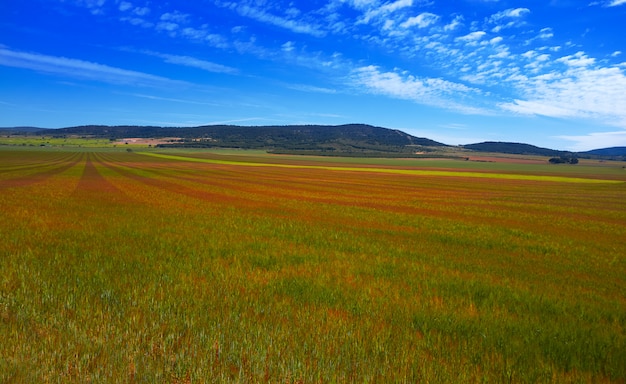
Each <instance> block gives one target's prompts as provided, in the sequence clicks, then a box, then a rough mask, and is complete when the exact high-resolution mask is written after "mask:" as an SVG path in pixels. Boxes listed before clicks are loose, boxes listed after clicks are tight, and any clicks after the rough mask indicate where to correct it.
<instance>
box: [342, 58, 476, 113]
mask: <svg viewBox="0 0 626 384" xmlns="http://www.w3.org/2000/svg"><path fill="white" fill-rule="evenodd" d="M352 81H353V83H354V84H355V85H356V86H357V87H358V88H361V89H362V88H363V87H365V88H366V89H368V90H369V91H370V92H372V93H375V94H380V95H385V96H389V97H393V98H397V99H404V100H411V101H414V102H416V103H419V104H424V105H431V106H436V107H439V108H446V109H453V110H456V111H459V112H462V113H468V114H479V113H480V114H484V113H485V111H482V110H480V109H479V108H474V107H471V106H468V105H463V104H461V103H459V102H457V101H455V100H460V99H463V98H465V97H467V96H469V95H471V94H474V93H479V92H480V91H478V90H477V89H474V88H470V87H468V86H466V85H463V84H459V83H454V82H450V81H447V80H443V79H434V78H418V77H415V76H412V75H408V74H406V73H398V72H382V71H380V69H379V68H378V67H377V66H373V65H369V66H365V67H360V68H357V69H355V70H354V71H353V72H352Z"/></svg>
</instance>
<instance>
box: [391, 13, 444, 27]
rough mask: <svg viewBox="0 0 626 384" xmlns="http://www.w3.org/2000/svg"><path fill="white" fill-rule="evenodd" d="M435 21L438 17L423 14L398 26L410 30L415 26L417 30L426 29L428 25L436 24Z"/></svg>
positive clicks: (431, 14)
mask: <svg viewBox="0 0 626 384" xmlns="http://www.w3.org/2000/svg"><path fill="white" fill-rule="evenodd" d="M437 20H439V16H437V15H435V14H433V13H429V12H424V13H421V14H419V15H417V16H414V17H409V18H408V19H407V20H406V21H405V22H404V23H402V24H400V26H401V27H403V28H410V27H413V26H416V25H417V27H418V28H426V27H428V26H429V25H432V24H434V23H436V22H437Z"/></svg>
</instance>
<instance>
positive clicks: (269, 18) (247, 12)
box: [235, 5, 326, 37]
mask: <svg viewBox="0 0 626 384" xmlns="http://www.w3.org/2000/svg"><path fill="white" fill-rule="evenodd" d="M235 9H236V10H237V12H238V13H239V14H240V15H242V16H244V17H249V18H251V19H255V20H257V21H260V22H263V23H268V24H272V25H275V26H278V27H281V28H285V29H288V30H290V31H292V32H296V33H303V34H307V35H311V36H315V37H324V36H326V31H324V30H322V29H321V27H320V26H318V25H314V24H308V23H306V22H304V21H302V20H301V19H300V18H298V19H295V20H294V19H288V18H284V17H281V16H276V15H272V14H270V13H268V12H266V11H265V10H262V9H259V8H254V7H251V6H249V5H237V6H236V8H235Z"/></svg>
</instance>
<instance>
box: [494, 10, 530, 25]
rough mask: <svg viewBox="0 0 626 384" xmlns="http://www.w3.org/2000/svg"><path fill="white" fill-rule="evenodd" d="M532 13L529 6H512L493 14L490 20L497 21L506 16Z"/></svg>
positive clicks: (517, 16)
mask: <svg viewBox="0 0 626 384" xmlns="http://www.w3.org/2000/svg"><path fill="white" fill-rule="evenodd" d="M529 13H530V10H529V9H528V8H510V9H506V10H504V11H502V12H498V13H496V14H493V15H491V17H490V18H489V20H490V21H491V22H497V21H500V20H502V19H506V18H519V17H522V16H525V15H527V14H529Z"/></svg>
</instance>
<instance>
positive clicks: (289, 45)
mask: <svg viewBox="0 0 626 384" xmlns="http://www.w3.org/2000/svg"><path fill="white" fill-rule="evenodd" d="M281 47H282V50H283V51H285V52H291V51H293V50H294V49H295V44H294V42H293V41H288V42H286V43H285V44H283V45H282V46H281Z"/></svg>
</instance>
